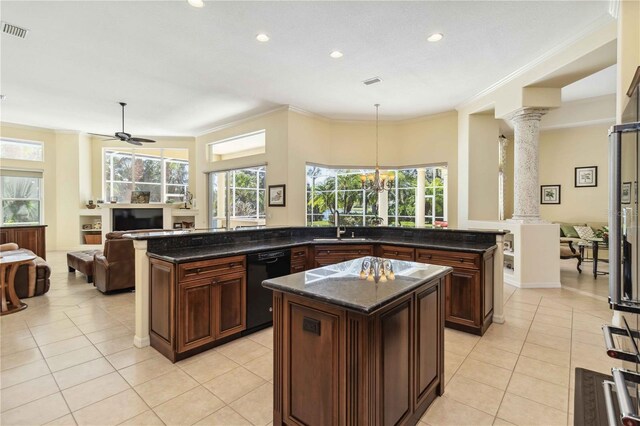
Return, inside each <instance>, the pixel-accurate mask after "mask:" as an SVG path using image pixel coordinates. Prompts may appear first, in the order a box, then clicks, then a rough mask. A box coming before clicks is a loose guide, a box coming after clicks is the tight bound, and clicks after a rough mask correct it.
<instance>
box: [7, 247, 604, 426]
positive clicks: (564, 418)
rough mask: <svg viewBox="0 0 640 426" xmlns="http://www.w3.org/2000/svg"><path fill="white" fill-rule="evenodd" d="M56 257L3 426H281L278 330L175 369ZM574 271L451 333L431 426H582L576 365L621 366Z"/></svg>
mask: <svg viewBox="0 0 640 426" xmlns="http://www.w3.org/2000/svg"><path fill="white" fill-rule="evenodd" d="M48 261H49V263H50V265H51V267H52V271H53V273H52V280H51V282H52V285H51V290H50V291H49V293H48V294H47V295H45V296H41V297H37V298H32V299H28V300H26V302H27V303H28V304H29V308H28V309H26V310H25V311H23V312H20V313H16V314H12V315H9V316H6V317H2V319H1V320H0V326H1V327H0V332H1V334H0V348H1V356H0V369H1V371H0V388H1V390H0V409H1V416H0V423H2V424H3V425H11V424H19V425H35V424H59V425H67V424H70V425H73V424H79V425H82V424H87V425H110V424H130V425H155V424H158V425H161V424H181V425H186V424H199V425H251V424H253V425H267V424H269V423H270V422H271V415H272V408H271V405H272V399H273V390H272V380H273V371H272V362H273V353H272V347H273V344H272V331H271V329H268V330H264V331H261V332H259V333H256V334H254V335H251V336H248V337H245V338H242V339H239V340H236V341H234V342H231V343H229V344H226V345H224V346H220V347H218V348H216V349H212V350H210V351H208V352H205V353H202V354H200V355H197V356H195V357H192V358H189V359H187V360H184V361H181V362H178V363H176V364H172V363H171V362H169V361H168V360H167V359H165V358H164V357H163V356H161V355H160V354H159V353H158V352H156V351H155V350H154V349H152V348H144V349H136V348H134V347H133V345H132V340H133V328H134V317H133V315H134V297H133V294H132V293H125V294H118V295H111V296H104V295H102V294H100V293H99V292H98V291H97V290H95V289H94V287H93V286H92V285H88V284H86V283H85V281H84V277H83V276H81V275H78V276H74V275H73V274H68V273H67V269H66V257H65V253H62V252H51V253H49V254H48ZM569 266H570V265H569ZM573 275H576V276H577V274H575V273H574V274H571V273H570V272H569V271H564V272H563V278H562V279H563V283H564V282H565V281H571V283H572V284H575V285H574V286H573V287H572V288H570V289H565V288H563V289H552V290H516V289H515V288H513V287H509V286H506V287H505V297H504V299H505V311H506V318H507V320H506V322H505V324H494V325H492V326H491V327H490V329H489V330H488V331H487V333H486V334H485V335H484V336H483V337H482V338H480V337H477V336H473V335H470V334H466V333H461V332H457V331H454V330H448V329H447V330H446V332H445V351H446V355H445V364H446V365H445V380H446V390H445V395H444V396H443V397H442V398H438V399H437V400H436V401H435V402H434V403H433V405H432V406H431V407H430V408H429V410H428V411H427V413H426V414H425V415H424V417H423V418H422V420H421V424H423V425H424V424H428V425H433V426H435V425H447V424H448V425H481V424H496V425H497V424H500V425H507V424H518V425H567V424H569V425H571V424H573V414H572V413H573V387H574V379H573V374H572V371H573V369H574V368H575V367H585V368H589V369H594V370H598V371H602V372H605V373H606V372H609V370H610V368H611V367H612V366H614V365H615V364H616V363H615V362H614V361H612V360H611V359H609V358H608V357H607V356H606V354H605V352H604V348H603V339H602V336H601V331H600V326H601V325H602V324H603V323H606V322H609V320H610V317H611V313H610V311H609V310H608V309H607V305H606V301H605V300H604V298H602V297H601V296H591V295H589V293H588V291H583V290H581V289H580V285H579V284H580V283H579V282H577V283H576V282H573V281H572V280H582V279H584V274H583V276H581V277H579V278H575V277H573ZM605 280H606V279H602V281H605ZM598 281H601V279H599V280H598ZM587 282H588V280H587V279H585V283H587ZM589 285H591V284H589ZM603 285H606V283H605V284H603Z"/></svg>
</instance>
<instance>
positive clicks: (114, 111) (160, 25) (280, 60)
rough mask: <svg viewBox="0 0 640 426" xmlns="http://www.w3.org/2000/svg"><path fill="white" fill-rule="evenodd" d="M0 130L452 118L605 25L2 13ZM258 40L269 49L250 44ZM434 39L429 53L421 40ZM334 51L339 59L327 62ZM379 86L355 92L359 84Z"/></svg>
mask: <svg viewBox="0 0 640 426" xmlns="http://www.w3.org/2000/svg"><path fill="white" fill-rule="evenodd" d="M0 7H1V12H2V20H3V21H7V22H10V23H12V24H16V25H20V26H24V27H27V28H29V29H30V30H31V31H30V33H29V35H28V37H27V39H25V40H21V39H17V38H13V37H9V36H6V35H4V34H3V35H2V39H1V75H0V84H1V90H2V93H3V94H5V95H6V96H7V99H6V100H5V101H3V102H2V121H5V122H14V123H21V124H29V125H35V126H42V127H50V128H61V129H76V130H81V131H89V132H97V133H106V132H108V133H111V132H113V131H115V130H116V129H117V128H118V127H119V125H120V121H119V120H120V116H119V114H120V111H119V106H118V105H117V101H120V100H123V101H126V102H128V103H129V107H127V113H128V119H127V130H128V131H130V132H132V133H136V134H146V135H194V134H198V133H201V132H203V131H204V130H206V129H209V128H211V127H213V126H215V125H218V124H221V123H225V122H229V121H231V120H234V119H238V118H242V117H246V116H249V115H252V114H256V113H259V112H263V111H266V110H269V109H273V108H274V107H277V106H279V105H287V104H288V105H293V106H296V107H299V108H302V109H304V110H307V111H310V112H314V113H317V114H321V115H323V116H326V117H330V118H336V119H371V118H372V117H373V115H374V109H373V104H374V103H376V102H379V103H381V104H382V107H381V109H380V113H381V118H382V119H404V118H410V117H416V116H420V115H425V114H432V113H438V112H442V111H447V110H451V109H453V108H454V107H455V106H456V105H457V104H459V103H460V102H463V101H464V100H466V99H468V98H470V97H472V96H473V95H475V94H477V93H478V92H480V91H481V90H483V89H485V88H486V87H488V86H490V85H491V84H493V83H495V82H496V81H498V80H500V79H501V78H503V77H505V76H506V75H508V74H510V73H512V72H513V71H515V70H517V69H519V68H520V67H522V66H524V65H526V64H527V63H529V62H531V61H532V60H534V59H535V58H537V57H539V56H540V55H542V54H544V53H545V52H546V51H548V50H549V49H551V48H553V47H555V46H557V45H558V44H560V43H562V42H563V41H565V40H567V39H570V38H571V37H573V36H575V34H577V33H579V32H580V31H582V30H584V29H585V28H588V27H589V26H590V25H591V24H592V23H593V22H594V21H596V20H598V19H603V16H606V15H607V10H608V9H607V8H608V2H607V1H599V2H590V1H579V2H562V1H527V2H520V1H516V2H491V1H490V2H483V1H473V2H396V1H390V2H212V1H208V2H207V5H206V7H204V8H203V9H195V8H192V7H190V6H189V5H188V4H187V3H186V2H185V1H159V2H157V1H119V2H102V1H82V2H80V1H78V2H75V1H74V2H72V1H50V2H49V1H45V2H36V1H16V2H11V1H4V0H3V1H2V3H1V6H0ZM258 32H266V33H267V34H269V35H270V37H271V41H269V42H268V43H264V44H263V43H259V42H257V41H256V40H255V35H256V34H257V33H258ZM433 32H442V33H444V34H445V38H444V39H443V40H442V41H441V42H439V43H428V42H427V41H426V37H427V36H428V35H429V34H430V33H433ZM334 49H339V50H341V51H342V52H344V57H343V58H341V59H338V60H335V59H331V58H330V57H329V53H330V52H331V51H332V50H334ZM374 76H379V77H380V78H381V79H382V83H379V84H376V85H373V86H364V85H363V84H362V83H361V82H362V81H363V80H365V79H367V78H370V77H374Z"/></svg>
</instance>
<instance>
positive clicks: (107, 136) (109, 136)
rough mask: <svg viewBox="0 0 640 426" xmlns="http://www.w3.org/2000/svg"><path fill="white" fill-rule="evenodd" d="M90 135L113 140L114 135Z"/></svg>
mask: <svg viewBox="0 0 640 426" xmlns="http://www.w3.org/2000/svg"><path fill="white" fill-rule="evenodd" d="M89 134H90V135H93V136H101V137H103V138H113V135H103V134H100V133H89Z"/></svg>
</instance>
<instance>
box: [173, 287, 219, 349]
mask: <svg viewBox="0 0 640 426" xmlns="http://www.w3.org/2000/svg"><path fill="white" fill-rule="evenodd" d="M214 293H215V287H214V284H213V283H212V282H211V280H208V279H204V280H199V281H190V282H182V283H179V284H178V342H177V343H178V345H177V346H178V347H177V352H186V351H188V350H190V349H195V348H198V347H200V346H202V345H206V344H208V343H211V342H213V341H214V340H215V338H216V335H215V330H214V326H215V325H214V315H215V309H214V303H215V301H214Z"/></svg>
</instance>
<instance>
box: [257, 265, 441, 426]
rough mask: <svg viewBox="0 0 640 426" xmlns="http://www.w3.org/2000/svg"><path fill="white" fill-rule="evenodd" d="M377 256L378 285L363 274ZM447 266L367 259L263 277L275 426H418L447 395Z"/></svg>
mask: <svg viewBox="0 0 640 426" xmlns="http://www.w3.org/2000/svg"><path fill="white" fill-rule="evenodd" d="M376 260H377V261H379V262H385V265H386V266H387V267H386V270H387V271H388V270H392V271H393V272H392V273H391V274H387V275H385V274H384V273H382V274H380V276H381V277H382V279H381V280H380V281H379V282H376V281H374V280H373V279H371V278H369V280H367V279H366V276H365V273H364V272H362V271H363V262H371V261H376ZM364 269H365V270H366V271H368V270H369V268H368V267H367V268H364ZM451 271H452V268H450V267H446V266H436V265H427V264H421V263H415V262H406V261H400V260H389V261H386V260H382V259H379V258H369V257H365V258H361V259H355V260H351V261H348V262H342V263H338V264H335V265H330V266H325V267H322V268H317V269H312V270H310V271H307V272H300V273H296V274H292V275H288V276H285V277H280V278H275V279H271V280H266V281H264V283H263V285H264V286H265V287H267V288H269V289H271V290H273V295H274V312H273V327H274V328H273V335H274V418H273V423H274V424H275V425H282V424H308V425H326V424H335V425H347V424H349V425H360V424H380V425H395V424H407V425H410V424H416V423H417V422H418V420H419V419H420V417H421V416H422V414H423V413H424V412H425V411H426V409H427V408H428V407H429V405H430V404H431V402H432V401H433V400H434V399H435V398H436V397H437V396H439V395H442V394H443V392H444V306H445V305H444V297H445V296H444V288H445V282H446V281H447V280H449V279H450V273H451Z"/></svg>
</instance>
